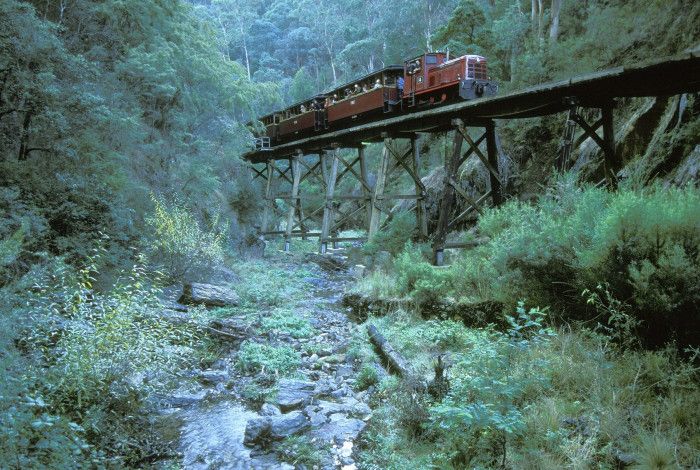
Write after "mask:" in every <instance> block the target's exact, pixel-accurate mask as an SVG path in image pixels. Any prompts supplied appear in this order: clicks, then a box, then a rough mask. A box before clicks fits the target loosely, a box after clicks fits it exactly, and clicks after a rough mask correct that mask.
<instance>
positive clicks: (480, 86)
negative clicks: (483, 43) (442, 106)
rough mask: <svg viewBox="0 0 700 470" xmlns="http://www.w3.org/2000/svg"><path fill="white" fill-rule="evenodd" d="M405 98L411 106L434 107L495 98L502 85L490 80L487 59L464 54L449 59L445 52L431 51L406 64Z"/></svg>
mask: <svg viewBox="0 0 700 470" xmlns="http://www.w3.org/2000/svg"><path fill="white" fill-rule="evenodd" d="M404 83H405V84H404V89H403V98H404V99H405V100H406V101H407V104H408V105H409V106H416V105H426V104H427V105H430V104H438V103H444V102H446V101H450V100H454V99H458V98H462V99H465V100H472V99H476V98H482V97H485V96H492V95H495V94H496V93H497V91H498V85H497V84H496V83H495V82H492V81H490V80H489V78H488V69H487V63H486V59H485V58H484V57H482V56H478V55H463V56H460V57H456V58H454V59H451V60H449V58H448V56H447V54H445V53H443V52H430V53H427V54H423V55H421V56H418V57H416V58H414V59H411V60H407V61H406V62H405V63H404Z"/></svg>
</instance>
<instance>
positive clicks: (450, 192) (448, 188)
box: [433, 119, 464, 266]
mask: <svg viewBox="0 0 700 470" xmlns="http://www.w3.org/2000/svg"><path fill="white" fill-rule="evenodd" d="M453 124H454V126H455V132H454V138H453V141H452V155H450V156H449V157H447V158H445V179H444V182H443V185H442V197H441V198H440V215H439V217H438V224H437V229H436V232H435V239H434V241H433V263H434V264H435V265H436V266H442V265H443V264H444V249H445V246H444V245H445V240H446V239H447V228H448V226H449V223H450V213H451V212H452V206H453V205H454V199H455V189H454V187H452V185H451V184H449V181H450V179H455V177H456V176H457V171H458V170H459V163H460V160H461V158H460V157H461V156H462V142H463V141H464V132H463V130H464V123H463V122H462V121H461V120H460V119H455V120H454V121H453Z"/></svg>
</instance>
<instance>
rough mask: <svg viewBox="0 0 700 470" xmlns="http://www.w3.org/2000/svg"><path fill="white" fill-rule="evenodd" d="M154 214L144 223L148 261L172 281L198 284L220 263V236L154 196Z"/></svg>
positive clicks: (214, 228)
mask: <svg viewBox="0 0 700 470" xmlns="http://www.w3.org/2000/svg"><path fill="white" fill-rule="evenodd" d="M151 199H152V200H153V205H154V211H153V215H152V216H151V217H148V218H147V219H146V223H147V224H148V226H149V227H150V228H151V230H152V235H151V241H150V257H151V258H152V260H153V261H154V262H155V263H157V264H159V265H161V266H162V267H163V269H164V270H165V272H166V273H167V274H168V276H169V277H171V278H172V279H178V280H183V279H185V280H193V279H194V280H199V279H198V277H201V276H203V275H206V274H207V273H208V272H211V270H212V268H214V267H215V266H216V265H219V264H221V263H222V262H223V258H224V249H223V240H224V234H223V233H221V232H220V231H218V230H217V228H218V227H217V225H218V221H217V220H214V221H213V222H212V224H211V225H212V229H210V230H204V229H202V228H201V227H200V224H199V222H198V221H197V220H196V219H195V218H194V217H193V216H192V214H191V212H190V211H188V210H187V208H186V207H184V206H183V205H182V204H179V203H173V204H168V203H166V202H165V201H163V200H162V199H158V198H156V197H154V196H152V198H151Z"/></svg>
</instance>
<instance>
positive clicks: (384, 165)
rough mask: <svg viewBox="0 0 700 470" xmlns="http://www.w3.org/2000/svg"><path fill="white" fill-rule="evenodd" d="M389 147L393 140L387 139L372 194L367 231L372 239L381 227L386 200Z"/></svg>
mask: <svg viewBox="0 0 700 470" xmlns="http://www.w3.org/2000/svg"><path fill="white" fill-rule="evenodd" d="M389 145H391V139H389V138H388V137H385V138H384V148H383V149H382V159H381V162H380V163H379V170H378V171H377V181H376V183H375V184H374V191H373V193H372V213H371V215H370V219H369V229H368V231H367V232H368V236H369V238H370V239H371V238H372V237H373V236H374V235H375V234H376V233H377V232H378V231H379V226H380V224H381V217H382V212H381V208H380V204H381V202H382V200H383V199H384V186H385V185H386V176H387V172H388V170H389V160H390V159H389Z"/></svg>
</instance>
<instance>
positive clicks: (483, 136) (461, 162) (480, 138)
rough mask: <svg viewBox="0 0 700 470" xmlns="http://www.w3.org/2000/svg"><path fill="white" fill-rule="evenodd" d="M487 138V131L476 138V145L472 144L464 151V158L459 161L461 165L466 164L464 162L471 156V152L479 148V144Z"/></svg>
mask: <svg viewBox="0 0 700 470" xmlns="http://www.w3.org/2000/svg"><path fill="white" fill-rule="evenodd" d="M485 138H486V133H485V132H484V133H483V134H481V137H479V138H478V139H476V141H474V145H472V146H470V147H469V150H467V151H466V152H464V155H462V159H461V160H460V161H459V166H462V165H463V164H464V162H466V161H467V159H468V158H469V157H470V156H471V154H472V153H474V149H475V148H479V145H481V143H482V142H483V141H484V139H485Z"/></svg>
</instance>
